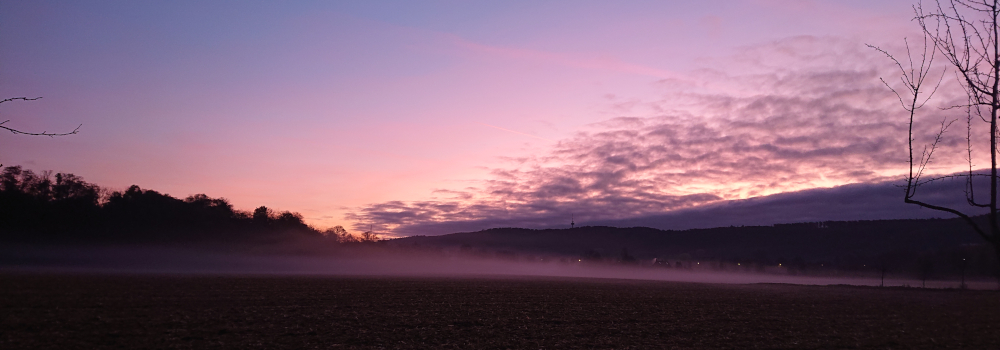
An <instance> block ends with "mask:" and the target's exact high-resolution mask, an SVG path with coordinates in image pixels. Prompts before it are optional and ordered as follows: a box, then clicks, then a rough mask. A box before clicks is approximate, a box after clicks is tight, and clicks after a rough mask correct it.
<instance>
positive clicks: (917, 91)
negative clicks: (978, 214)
mask: <svg viewBox="0 0 1000 350" xmlns="http://www.w3.org/2000/svg"><path fill="white" fill-rule="evenodd" d="M913 10H914V13H915V18H914V20H915V21H916V22H917V24H918V25H919V26H920V28H921V30H922V31H923V33H924V38H923V39H924V43H923V44H924V45H923V50H922V51H921V52H919V54H917V55H914V54H913V53H912V52H910V47H909V44H908V43H907V62H908V65H907V66H905V67H904V65H903V64H902V63H900V61H899V60H897V59H896V58H895V57H893V56H892V55H890V54H889V53H888V52H886V51H885V50H882V49H880V48H878V47H875V46H871V45H869V46H871V47H872V48H874V49H876V50H878V51H879V52H882V53H883V54H885V55H886V56H888V57H889V58H890V59H891V60H892V61H893V62H894V63H895V64H896V66H897V67H898V68H899V70H900V72H901V73H902V77H901V80H902V83H903V86H904V87H905V91H902V92H901V91H900V90H898V89H893V88H892V86H890V84H888V83H886V82H885V80H883V83H885V85H886V86H888V87H889V88H890V89H891V90H892V91H893V92H894V93H895V94H896V96H897V97H898V98H899V101H900V103H901V104H902V105H903V109H905V110H906V111H907V112H909V114H910V120H909V134H908V140H907V144H908V149H909V165H910V169H909V173H908V174H907V176H906V194H905V196H904V201H905V202H906V203H910V204H915V205H919V206H921V207H924V208H928V209H933V210H938V211H942V212H947V213H951V214H953V215H956V216H958V217H960V218H962V219H963V220H964V221H965V222H966V223H968V224H969V225H970V226H971V227H972V228H973V230H975V232H976V233H977V234H979V235H980V236H981V237H982V238H983V239H985V240H986V241H987V242H989V243H990V244H991V245H992V246H993V248H994V251H995V252H996V253H997V254H998V256H1000V222H998V221H1000V220H998V219H1000V215H998V214H1000V212H998V210H997V209H998V208H997V207H998V201H997V190H998V179H1000V178H998V177H997V136H998V134H997V132H998V129H997V118H998V116H1000V115H998V114H1000V79H998V78H1000V27H998V22H997V19H998V17H1000V0H935V1H934V6H933V7H930V8H924V6H923V4H922V3H918V4H917V5H915V6H914V7H913ZM915 57H916V59H914V58H915ZM936 57H940V58H941V59H943V60H944V61H946V62H947V66H948V67H949V68H950V69H951V70H953V71H955V75H956V78H957V80H958V82H959V83H960V85H961V86H962V88H963V89H964V90H965V94H966V97H967V103H964V104H960V105H957V106H952V107H948V108H945V109H947V110H954V109H963V110H964V112H965V122H966V135H965V139H966V146H967V147H966V155H965V156H966V157H967V160H968V165H969V166H968V172H967V173H965V174H964V175H958V176H955V175H952V176H944V177H932V178H925V176H924V175H925V173H924V172H925V171H926V169H927V166H928V164H930V163H931V161H932V158H933V155H934V152H935V151H936V150H937V146H938V144H939V143H940V142H941V140H942V137H943V135H944V134H945V132H946V131H947V130H948V128H949V126H951V124H952V123H953V122H954V121H955V119H952V120H950V121H949V120H948V119H947V118H946V119H944V120H942V121H941V125H940V128H939V129H938V132H937V134H936V136H935V137H934V140H933V141H931V142H930V143H929V144H928V145H926V146H924V147H923V150H922V152H921V154H920V155H919V157H914V145H913V143H914V117H915V116H916V113H917V111H918V110H919V109H920V108H921V107H923V106H924V105H925V104H926V103H927V101H928V100H929V99H930V98H931V97H932V96H933V95H934V92H936V91H937V89H938V87H939V86H940V85H941V81H942V80H938V81H937V84H936V85H934V86H933V88H927V89H925V88H924V86H925V84H926V83H928V80H927V79H928V78H931V70H932V69H931V66H932V65H933V64H934V60H935V58H936ZM943 77H944V75H943V74H942V78H943ZM956 119H957V118H956ZM976 120H979V121H982V122H983V123H985V124H987V125H989V131H988V133H989V154H990V168H989V171H990V174H989V175H986V174H981V173H977V172H976V171H975V170H976V169H975V164H974V163H973V159H974V158H973V155H974V154H973V149H974V147H973V145H974V143H975V141H974V140H975V139H976V138H975V137H973V136H974V133H973V130H974V129H978V128H976V127H973V125H974V123H975V122H976ZM949 177H961V178H964V180H965V199H966V202H967V203H968V204H969V205H970V206H972V207H975V208H982V209H988V212H987V219H986V221H987V222H986V223H983V222H981V221H977V220H975V219H973V215H974V214H970V212H969V211H968V210H965V211H963V210H960V209H958V208H952V207H947V206H942V205H937V204H932V203H928V202H925V201H923V200H920V199H917V198H916V195H917V189H918V188H919V187H920V186H921V185H924V184H927V183H928V182H932V181H937V180H941V179H944V178H949ZM983 177H986V178H988V180H989V186H990V194H989V196H988V197H987V198H983V196H982V195H981V194H980V195H979V196H977V194H976V191H975V188H974V186H973V180H975V179H977V178H978V179H982V178H983Z"/></svg>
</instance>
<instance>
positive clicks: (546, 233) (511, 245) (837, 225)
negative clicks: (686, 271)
mask: <svg viewBox="0 0 1000 350" xmlns="http://www.w3.org/2000/svg"><path fill="white" fill-rule="evenodd" d="M390 243H391V244H394V245H399V246H426V247H439V248H456V249H464V250H471V251H476V250H478V251H493V252H496V251H509V252H514V253H519V254H536V255H558V256H583V255H584V253H587V252H588V251H590V253H588V254H591V255H592V254H593V252H597V253H599V254H601V256H604V257H611V258H614V257H616V256H619V255H620V254H621V252H622V250H623V249H627V252H628V254H629V255H631V256H634V257H636V258H639V259H652V258H666V259H679V258H685V259H706V260H727V261H739V260H754V261H779V260H786V261H788V260H796V261H801V262H804V263H818V262H823V261H826V262H840V263H841V264H848V263H851V262H862V261H869V260H872V259H876V258H878V257H879V256H886V255H897V256H898V255H906V256H916V255H919V254H928V253H938V254H940V253H942V252H948V251H956V250H961V249H966V248H969V247H977V246H981V243H983V242H982V239H981V238H980V237H979V236H978V235H976V234H975V232H974V231H972V230H971V229H970V228H969V227H968V226H967V225H966V224H965V223H964V222H962V221H960V220H959V219H911V220H878V221H830V222H822V223H802V224H784V225H774V226H747V227H720V228H712V229H693V230H683V231H666V230H658V229H654V228H648V227H631V228H616V227H607V226H590V227H579V228H572V229H546V230H532V229H521V228H495V229H489V230H483V231H478V232H463V233H454V234H449V235H443V236H416V237H407V238H400V239H395V240H393V241H391V242H390ZM980 250H981V249H980Z"/></svg>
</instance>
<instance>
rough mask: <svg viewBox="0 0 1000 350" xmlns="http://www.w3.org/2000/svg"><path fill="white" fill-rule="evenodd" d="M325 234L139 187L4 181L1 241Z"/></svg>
mask: <svg viewBox="0 0 1000 350" xmlns="http://www.w3.org/2000/svg"><path fill="white" fill-rule="evenodd" d="M341 231H342V230H341ZM321 234H322V233H321V232H319V231H317V230H315V229H313V228H312V227H309V226H308V225H306V224H305V223H303V222H302V215H299V214H298V213H292V212H288V211H284V212H275V211H274V210H271V209H269V208H267V207H264V206H261V207H258V208H257V209H255V210H254V211H252V212H246V211H240V210H236V209H234V208H233V206H232V205H231V204H230V203H229V202H228V201H226V200H225V199H222V198H211V197H208V196H206V195H204V194H198V195H193V196H189V197H187V198H185V199H178V198H174V197H171V196H169V195H166V194H162V193H159V192H156V191H153V190H144V189H141V188H139V187H138V186H134V185H133V186H131V187H129V188H128V189H127V190H125V191H109V190H107V189H103V188H101V187H99V186H97V185H95V184H92V183H88V182H86V181H83V179H82V178H80V177H78V176H75V175H73V174H64V173H59V174H55V176H52V175H51V174H50V173H43V174H36V173H34V172H32V171H30V170H25V169H22V168H21V167H19V166H12V167H6V168H4V169H3V172H2V173H0V241H6V242H25V243H103V242H126V243H147V242H153V243H169V242H207V241H219V242H247V241H253V240H258V241H260V240H261V239H264V240H274V239H281V238H292V237H296V236H303V235H307V236H318V235H321Z"/></svg>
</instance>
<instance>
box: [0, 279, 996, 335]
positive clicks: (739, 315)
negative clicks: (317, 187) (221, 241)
mask: <svg viewBox="0 0 1000 350" xmlns="http://www.w3.org/2000/svg"><path fill="white" fill-rule="evenodd" d="M279 347H282V348H403V349H405V348H462V349H482V348H501V349H502V348H616V349H628V348H634V349H649V348H900V349H905V348H978V349H986V348H1000V294H998V293H997V292H993V291H959V290H920V289H910V288H905V289H904V288H873V287H848V286H799V285H779V284H751V285H735V284H697V283H677V282H661V281H636V280H612V279H579V278H540V277H531V278H527V277H525V278H515V277H489V276H484V277H453V278H444V277H433V278H431V277H428V278H418V277H330V276H232V275H200V276H190V275H98V274H92V275H86V274H79V275H69V274H20V273H5V274H2V275H0V348H3V349H29V348H30V349H44V348H49V349H92V348H230V349H246V348H279Z"/></svg>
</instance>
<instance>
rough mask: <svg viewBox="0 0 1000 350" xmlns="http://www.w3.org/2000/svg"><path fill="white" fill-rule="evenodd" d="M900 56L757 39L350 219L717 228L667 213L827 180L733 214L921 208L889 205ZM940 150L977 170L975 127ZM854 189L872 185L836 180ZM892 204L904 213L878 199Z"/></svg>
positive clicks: (898, 148) (902, 136)
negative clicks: (567, 127)
mask: <svg viewBox="0 0 1000 350" xmlns="http://www.w3.org/2000/svg"><path fill="white" fill-rule="evenodd" d="M888 63H890V62H888V61H887V60H885V59H884V56H879V54H878V53H877V52H874V51H873V50H870V49H867V48H866V47H865V46H864V45H863V44H862V43H857V42H853V41H850V40H846V39H840V38H817V37H796V38H789V39H786V40H782V41H777V42H773V43H769V44H766V45H758V46H754V47H747V48H745V49H744V50H742V51H741V52H740V53H739V54H738V55H736V56H734V57H730V58H728V59H727V60H723V61H720V63H719V64H717V65H715V67H717V68H715V69H705V70H701V71H697V72H694V73H692V74H690V76H689V77H688V78H685V79H668V80H663V81H660V82H658V83H657V85H658V88H659V89H661V90H662V98H660V99H658V100H652V101H641V100H629V99H623V98H619V97H616V96H611V95H609V97H608V101H609V103H610V106H609V109H610V110H611V113H614V115H615V116H614V117H613V118H610V119H608V120H606V121H605V122H602V123H598V124H595V125H592V126H591V127H590V128H589V129H588V130H585V131H581V132H579V133H577V134H576V135H575V136H573V137H571V138H569V139H566V140H562V141H560V142H558V144H557V145H556V146H554V147H553V148H552V149H551V150H550V151H549V152H547V153H545V154H540V155H533V156H524V157H511V158H508V161H509V164H510V166H509V167H504V168H497V169H493V170H492V173H491V177H490V178H489V179H485V180H483V181H482V182H481V183H480V185H478V186H475V187H469V188H465V189H462V190H448V191H442V192H441V193H443V194H446V195H448V198H446V199H436V200H427V201H415V202H399V201H393V202H385V203H375V204H371V205H368V206H365V207H362V208H359V209H358V210H356V211H355V212H353V213H351V214H349V215H348V216H347V218H348V219H350V220H353V221H355V222H357V223H358V224H359V227H361V226H363V227H364V228H367V225H368V224H369V223H374V224H375V225H379V226H380V227H379V230H381V231H383V232H386V231H388V232H390V233H391V234H392V235H415V234H429V235H430V234H444V233H450V232H455V231H461V230H473V229H483V228H488V227H496V226H519V227H536V228H538V227H558V226H563V225H566V224H567V223H568V222H569V221H570V219H571V217H572V218H575V219H576V221H577V222H578V223H604V224H616V225H628V226H632V225H643V226H652V227H658V228H688V227H698V226H706V225H709V226H711V225H712V223H711V221H712V220H710V219H708V218H711V217H713V216H717V215H718V214H712V215H706V216H705V218H706V219H703V220H701V221H699V220H693V221H690V222H689V223H686V224H677V225H672V224H670V225H668V224H665V223H664V222H666V221H671V220H673V221H676V220H675V219H676V218H677V215H681V214H680V213H687V214H684V215H689V214H690V213H692V211H691V210H693V209H694V208H700V209H699V210H703V211H704V210H709V212H711V210H717V209H711V208H718V206H719V205H720V204H721V203H734V202H732V201H741V200H746V199H748V198H754V197H761V196H769V195H774V194H781V193H791V192H797V191H804V190H809V189H815V188H827V189H824V190H813V191H805V192H797V194H787V195H782V196H777V197H773V198H778V199H773V198H772V201H771V202H769V203H772V204H771V205H770V206H763V207H761V206H750V207H746V206H745V205H744V207H745V208H752V209H753V210H762V209H763V208H768V209H767V210H769V211H771V212H770V213H769V214H768V215H769V216H761V215H755V214H754V213H753V212H746V210H744V212H743V213H742V214H740V215H739V216H734V217H732V218H731V219H730V220H729V221H727V222H728V224H735V225H738V224H751V223H756V224H761V223H772V222H767V221H769V220H770V221H774V220H786V221H788V220H791V221H797V220H800V219H801V220H807V219H808V220H811V219H816V220H824V219H826V220H828V219H834V218H837V219H850V218H876V217H870V216H871V215H870V214H872V213H880V214H879V215H884V217H887V218H888V217H912V216H913V215H917V214H913V212H915V211H916V210H917V209H916V208H915V207H912V208H909V207H907V208H909V209H906V208H897V207H896V206H893V205H890V204H889V203H891V202H892V201H897V202H898V201H901V194H898V193H897V195H893V196H888V193H889V192H891V191H889V190H888V189H889V188H894V187H892V186H891V185H892V183H891V181H892V180H898V179H900V178H901V175H902V174H903V173H904V172H905V171H906V168H907V165H906V163H905V160H906V128H907V124H906V120H907V119H906V114H905V112H904V111H903V110H902V109H900V108H899V105H898V103H899V102H898V100H897V99H896V97H895V96H893V95H892V94H891V92H890V91H889V90H888V89H887V88H886V87H885V86H884V85H883V84H882V83H881V82H880V81H879V78H880V77H887V78H889V79H892V77H894V75H893V74H894V72H893V70H892V68H893V67H892V66H889V65H888ZM720 67H721V68H720ZM889 79H887V80H889ZM889 81H891V80H889ZM951 87H952V85H950V82H949V81H946V82H945V83H944V86H943V90H942V92H941V93H939V95H938V96H937V99H936V100H935V102H936V103H938V104H939V105H949V103H951V102H953V101H955V100H956V99H957V98H960V97H961V96H960V95H949V91H953V89H951ZM934 107H936V106H928V107H927V108H926V109H925V111H927V113H926V114H925V115H921V117H920V119H919V120H918V123H917V125H916V132H915V138H916V142H917V144H922V143H924V142H926V141H927V140H928V139H929V138H931V137H932V136H933V134H934V132H935V131H936V130H937V129H936V128H937V125H938V124H939V123H940V120H941V119H942V118H946V117H948V114H947V113H949V112H947V111H942V110H940V109H937V108H934ZM963 131H964V130H963ZM940 147H941V149H940V151H939V153H938V154H944V155H945V156H942V157H939V158H938V159H936V160H935V163H934V164H935V166H936V167H935V168H932V169H930V171H931V172H937V173H948V172H954V171H960V170H961V169H963V167H967V166H968V165H967V163H965V159H964V158H962V157H959V156H958V155H959V154H961V152H960V151H963V150H964V147H965V139H964V132H963V133H961V134H958V133H952V134H948V135H946V137H945V138H944V140H943V141H942V143H941V145H940ZM918 151H919V150H918ZM846 184H868V185H860V186H862V187H856V186H855V187H851V186H847V187H838V188H835V189H828V188H830V187H834V186H841V185H846ZM863 186H873V187H871V188H867V187H863ZM952 187H954V186H951V187H949V186H944V187H941V188H938V190H947V189H952ZM859 189H861V190H859ZM817 191H818V192H817ZM824 191H826V192H824ZM894 191H897V192H899V193H902V192H901V190H898V189H896V190H894ZM845 194H848V195H849V196H859V195H862V194H864V195H866V196H862V197H856V198H860V199H859V200H860V201H861V202H860V203H859V202H858V200H855V201H854V202H853V203H850V205H840V206H827V207H826V208H828V209H816V210H814V212H813V214H808V215H806V214H802V213H798V212H796V210H797V209H801V208H800V207H799V206H798V204H790V205H778V204H774V203H808V202H811V201H815V199H813V197H816V196H819V197H823V198H827V199H826V200H835V199H836V198H841V197H840V196H843V195H845ZM958 194H959V195H960V194H961V192H958ZM769 198H771V197H769ZM817 198H818V197H817ZM890 199H891V200H890ZM859 204H860V205H859ZM708 205H715V206H709V207H706V206H708ZM885 205H888V207H886V208H892V209H890V210H885V211H880V210H874V211H873V210H872V208H871V207H872V206H874V207H880V206H885ZM725 206H728V204H727V205H725ZM706 208H708V209H706ZM852 213H853V214H852ZM803 215H805V216H803ZM938 216H940V215H938ZM796 218H799V219H796ZM665 220H666V221H665ZM741 220H742V221H741ZM630 223H632V224H630ZM715 224H726V223H723V222H718V223H715ZM728 224H727V225H728Z"/></svg>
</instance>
